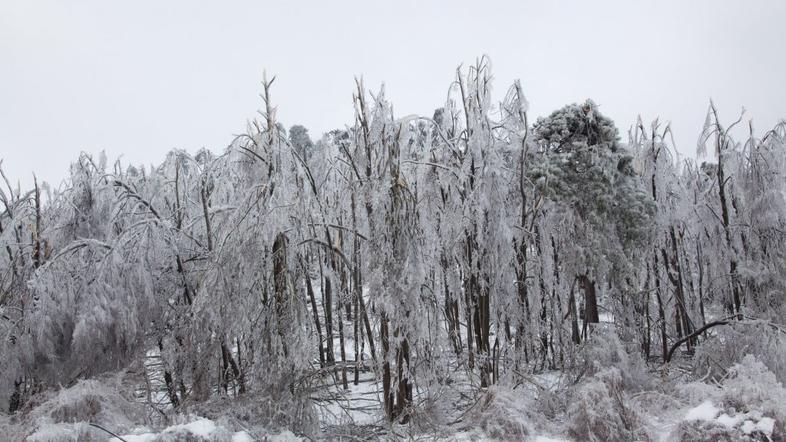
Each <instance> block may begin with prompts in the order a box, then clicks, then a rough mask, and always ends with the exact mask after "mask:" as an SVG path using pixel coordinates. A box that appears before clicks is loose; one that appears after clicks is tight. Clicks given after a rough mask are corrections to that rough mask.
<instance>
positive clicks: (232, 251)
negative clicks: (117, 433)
mask: <svg viewBox="0 0 786 442" xmlns="http://www.w3.org/2000/svg"><path fill="white" fill-rule="evenodd" d="M492 79H493V76H492V71H491V65H490V63H489V61H488V59H487V58H482V59H480V60H478V61H477V63H475V64H474V65H472V66H470V67H469V68H468V69H459V70H457V72H456V77H455V79H454V81H453V83H452V85H451V86H450V88H449V91H448V92H449V93H448V97H447V100H446V102H445V103H444V105H443V106H441V107H440V108H439V109H437V110H436V111H435V112H434V114H433V118H430V117H419V116H405V117H400V116H397V115H396V114H395V113H394V107H393V105H392V104H391V102H390V101H389V100H388V97H387V96H386V95H385V93H384V89H382V90H380V91H378V92H376V93H371V92H370V91H368V90H367V89H366V88H365V86H364V84H363V82H362V80H358V81H357V90H356V91H355V93H354V95H353V103H354V107H355V119H354V121H353V122H351V124H349V125H348V126H347V127H345V128H344V129H339V130H334V131H331V132H329V133H327V134H325V135H324V136H322V137H321V138H320V139H319V140H318V141H316V142H312V140H311V138H310V136H309V134H308V131H307V130H306V129H305V128H304V127H303V126H293V127H292V128H291V129H290V130H289V132H288V133H287V131H286V130H285V129H284V126H283V125H282V124H281V122H279V121H277V119H276V112H275V110H276V109H275V106H274V103H272V102H271V101H270V88H271V86H272V84H273V81H272V80H270V81H268V80H267V79H265V81H264V82H263V88H264V90H263V94H262V97H263V104H264V109H263V110H262V112H261V118H260V119H259V120H257V121H252V122H250V123H249V125H248V128H247V130H246V133H244V134H242V135H239V136H237V137H236V138H235V139H234V140H232V141H231V143H230V144H229V146H228V147H227V148H226V149H224V150H223V151H220V152H213V151H209V150H206V149H203V150H200V151H198V152H196V153H195V154H193V155H192V154H189V153H187V152H184V151H180V150H174V151H172V152H170V153H169V154H167V156H166V157H165V158H164V160H163V162H162V163H161V164H159V165H157V166H154V167H137V166H131V165H123V164H121V163H120V162H117V163H115V164H112V165H110V164H108V163H107V160H106V159H105V158H103V156H102V157H99V158H98V159H94V158H93V157H91V156H89V155H82V156H80V157H79V159H78V160H77V162H75V163H74V164H73V165H72V166H71V170H70V171H71V174H70V178H69V180H67V182H66V183H65V184H64V185H63V186H61V187H60V188H58V189H51V188H49V187H48V186H46V185H45V184H40V185H39V184H38V183H36V185H35V186H34V188H33V189H31V190H29V191H22V190H21V189H15V188H13V187H12V186H11V185H10V184H9V183H8V182H7V180H4V186H0V189H2V190H0V203H1V204H2V205H1V206H0V332H2V340H0V354H2V355H3V357H2V358H0V405H2V409H3V411H4V412H5V411H8V413H9V414H12V415H16V414H20V413H21V414H25V413H27V414H29V413H31V410H32V408H31V407H32V405H33V404H36V403H39V402H36V401H40V399H39V398H41V397H44V395H47V394H52V393H51V392H53V391H55V390H56V389H58V388H60V387H61V386H71V385H74V384H77V385H80V384H78V383H80V382H85V380H86V379H94V378H96V377H97V376H102V375H105V374H107V373H114V372H117V371H118V370H122V369H127V368H129V367H133V369H134V372H135V373H136V377H135V378H134V382H135V387H134V388H133V389H134V390H135V391H134V393H135V394H136V396H135V400H136V401H138V402H144V403H145V404H146V406H147V410H148V411H149V412H150V415H148V418H150V419H153V418H152V417H151V416H155V419H154V422H152V421H151V422H152V424H151V425H155V426H156V428H157V429H159V430H160V429H162V428H165V426H166V425H169V424H172V423H175V422H173V421H172V419H173V416H177V415H178V414H181V413H182V414H185V413H188V412H190V411H196V412H198V413H201V414H200V415H202V416H205V417H208V418H211V419H214V420H216V421H218V420H220V418H221V416H220V415H221V412H220V411H216V410H221V409H222V407H223V406H224V404H227V405H226V408H229V409H231V412H227V413H226V415H228V416H230V417H231V419H232V422H231V423H230V424H231V425H230V426H232V425H258V426H265V427H266V428H270V429H271V430H283V429H291V430H293V431H295V432H297V433H298V434H301V435H306V436H308V437H318V436H319V434H320V431H323V430H329V431H334V433H329V434H333V435H335V434H340V432H339V431H337V430H336V429H335V428H331V425H332V424H331V423H330V422H327V420H329V419H326V418H325V417H324V415H325V413H328V412H329V413H333V415H334V416H335V414H336V412H335V411H336V407H338V408H340V410H341V411H340V413H342V416H341V419H334V421H341V422H345V421H346V420H347V419H348V420H350V421H352V420H354V419H355V417H356V415H357V413H358V412H359V411H358V410H361V409H362V412H363V413H366V414H370V415H371V416H373V417H374V418H375V419H376V418H378V420H375V421H374V424H370V423H366V425H369V426H373V425H376V426H374V428H373V431H374V432H375V433H374V434H381V433H380V432H383V431H391V432H395V431H396V430H395V429H394V428H393V427H392V426H391V425H392V424H393V423H394V422H395V423H398V424H408V423H413V425H411V426H410V428H415V427H417V428H421V429H422V428H424V427H425V426H429V425H431V426H434V427H440V425H442V423H443V421H455V422H461V421H462V419H463V417H464V416H465V414H464V413H465V412H467V411H468V410H470V409H473V410H475V411H474V412H473V414H472V415H471V417H472V419H475V420H474V421H473V422H476V423H477V425H478V426H480V427H482V428H483V429H484V430H483V431H484V432H485V433H486V435H487V436H494V435H496V437H500V438H523V437H526V436H533V435H534V431H535V430H534V429H537V428H539V425H540V424H541V423H542V422H538V420H539V418H538V417H537V416H532V415H528V416H526V419H522V420H519V418H521V417H522V416H520V414H521V413H520V409H521V407H520V405H521V404H520V403H519V402H517V401H514V400H512V399H511V398H510V397H509V392H510V389H511V388H513V387H515V388H519V387H520V386H521V385H523V384H528V385H529V384H532V385H539V383H538V382H537V381H533V379H534V378H533V376H541V375H543V374H544V373H557V372H559V373H561V377H562V378H564V379H563V381H562V382H559V383H558V384H559V385H558V387H555V388H553V389H552V388H550V387H547V386H543V385H539V386H538V387H537V388H536V390H535V391H537V394H534V396H533V401H534V403H537V404H538V405H537V407H536V409H537V410H538V412H542V414H543V415H544V416H540V418H541V419H545V420H548V421H553V422H549V424H550V425H551V424H555V422H560V420H561V419H562V420H565V419H567V422H568V423H569V428H570V432H571V434H572V435H573V437H575V438H579V439H583V440H592V439H593V438H594V439H597V440H600V439H607V440H615V439H619V440H628V439H631V438H648V437H650V435H651V434H653V433H652V432H651V431H650V430H651V429H652V427H653V425H652V423H651V422H648V421H647V419H646V416H644V415H643V414H644V413H643V412H642V410H641V407H640V405H641V402H640V401H638V400H637V399H636V398H635V397H634V395H639V394H641V395H646V394H652V393H653V391H655V390H656V389H657V388H658V385H660V384H659V382H660V381H663V382H664V383H669V382H672V380H673V379H675V378H676V377H678V375H675V374H674V372H673V371H671V370H673V368H674V366H675V365H677V364H680V366H682V367H685V366H686V364H684V363H683V359H684V358H685V357H690V356H694V359H693V363H692V364H687V366H690V367H691V370H692V371H691V372H689V373H687V374H685V377H687V378H689V379H690V378H692V377H694V376H704V375H705V374H706V373H707V370H710V373H709V374H710V375H712V379H715V380H717V379H723V378H724V376H729V373H732V374H734V373H739V372H738V371H735V369H734V368H733V367H735V364H740V363H743V361H745V360H746V359H745V356H746V355H747V354H749V353H750V354H753V355H755V356H756V357H757V358H758V359H759V360H760V361H761V363H763V364H764V366H766V367H767V369H768V370H769V371H770V372H772V374H773V376H774V377H775V380H777V381H780V382H783V380H784V370H785V369H784V365H783V364H784V362H783V361H784V360H786V357H784V355H786V349H785V347H784V336H786V332H784V328H783V326H782V325H780V324H779V322H782V318H783V315H784V313H786V310H784V304H783V303H782V302H781V300H782V298H783V294H784V293H785V292H786V284H784V280H783V275H784V274H786V215H784V214H785V213H786V197H784V195H786V192H784V185H785V184H784V183H786V182H785V181H784V178H786V155H785V154H784V152H786V124H781V125H778V126H777V127H775V128H774V129H773V130H771V131H769V132H766V133H765V134H763V136H761V137H760V138H759V137H758V136H757V135H756V134H755V133H754V132H751V135H750V137H749V138H748V140H747V141H746V142H744V143H739V142H737V141H735V140H733V139H732V138H731V136H730V132H729V129H730V127H727V126H725V125H724V124H723V120H722V119H721V118H720V117H719V116H718V113H717V110H716V109H715V107H714V106H710V109H709V111H708V116H707V124H706V125H705V127H704V130H703V132H702V134H701V137H700V142H699V147H700V150H701V151H711V153H712V156H711V158H709V159H707V158H703V157H702V158H701V160H702V161H703V162H701V163H697V162H694V161H692V160H682V159H680V157H679V155H678V153H677V151H676V150H675V148H674V146H673V142H671V137H670V133H671V131H670V128H669V127H668V125H666V126H663V125H661V124H660V123H659V122H657V121H656V122H654V123H653V124H652V125H651V127H650V128H645V126H644V124H643V123H642V122H641V121H638V122H637V124H636V125H635V126H634V127H632V128H631V130H630V132H629V134H628V140H627V142H623V141H622V140H621V138H620V135H619V130H618V129H617V127H616V126H615V124H614V122H613V121H612V120H611V119H609V118H608V117H606V116H604V115H603V114H602V112H601V111H600V107H599V106H598V105H596V104H595V103H594V102H592V101H591V100H587V101H586V102H584V103H583V104H573V105H568V106H565V107H564V108H561V109H559V110H557V111H555V112H553V113H552V114H550V115H548V116H546V117H543V118H539V119H538V120H537V121H536V122H535V123H534V124H531V123H530V121H529V117H528V112H529V103H528V102H527V99H526V97H525V96H524V92H523V88H522V86H521V84H520V83H519V82H515V83H514V84H513V85H512V86H511V87H510V88H509V89H507V91H505V93H504V95H503V96H502V97H501V98H502V99H501V101H499V102H497V101H496V98H495V96H494V91H493V89H492V83H493V81H492ZM672 362H676V363H677V364H672V365H669V363H672ZM660 363H662V364H664V365H663V367H661V370H660V371H659V374H660V376H655V375H654V374H653V372H654V371H655V370H654V367H653V364H660ZM743 365H744V364H743ZM746 367H747V365H746ZM748 368H749V369H750V370H753V368H751V367H748ZM677 373H679V372H677ZM669 376H671V377H669ZM737 376H738V377H739V374H737ZM765 377H766V376H765ZM733 379H736V378H733V377H732V378H729V379H728V380H727V381H726V384H725V385H727V387H724V388H732V387H734V385H735V384H734V382H735V381H733ZM768 379H769V378H768ZM363 382H367V383H371V385H373V387H371V388H369V389H366V390H363V388H361V387H362V386H363V385H362V383H363ZM350 384H353V385H352V386H350ZM353 388H354V389H353ZM734 388H737V387H734ZM773 388H774V387H773ZM360 390H363V391H365V393H367V395H368V396H372V395H373V398H374V400H375V401H376V402H375V403H376V404H377V406H376V408H375V409H373V410H369V409H368V407H367V406H364V407H365V408H364V407H359V406H357V407H356V406H353V403H354V402H353V401H354V400H356V399H357V401H360V400H361V399H359V398H347V397H345V396H346V395H351V394H360V393H358V391H360ZM377 390H380V391H377ZM514 391H515V390H514ZM663 391H665V392H669V391H672V390H671V389H669V388H665V387H664V389H663ZM673 391H676V390H673ZM746 391H747V390H746ZM659 394H662V395H664V396H666V395H667V393H659ZM751 394H752V393H751ZM637 397H638V396H637ZM744 397H746V398H749V399H750V400H751V401H754V402H755V401H756V400H757V399H756V398H755V397H754V396H744ZM363 399H364V400H369V399H368V398H363ZM676 400H677V399H675V401H676ZM357 401H356V402H357ZM667 402H668V401H667V400H665V399H664V400H663V403H667ZM478 403H480V404H483V406H482V407H480V408H473V404H478ZM26 404H27V405H26ZM591 405H592V406H591ZM560 406H564V407H562V408H568V409H569V412H568V413H567V415H565V414H564V412H562V411H561V410H559V408H560ZM88 408H89V407H88ZM511 410H512V411H511ZM760 412H762V413H764V412H765V410H763V409H762V410H760ZM320 413H322V414H320ZM329 413H328V414H329ZM484 413H485V414H484ZM604 413H605V414H604ZM318 416H322V419H323V420H322V421H319V417H318ZM467 416H470V415H467ZM491 416H496V417H501V418H504V419H501V420H500V421H499V422H496V423H495V422H493V421H492V420H491V419H490V417H491ZM225 417H226V416H225ZM345 418H346V419H345ZM228 419H229V418H228ZM773 419H775V420H776V423H775V426H776V428H780V427H778V425H782V422H781V421H780V420H778V419H782V417H777V416H775V415H773ZM180 423H183V422H180ZM383 423H384V424H383ZM377 424H379V425H377ZM68 425H70V424H68ZM548 427H549V429H553V428H554V427H553V426H548ZM380 428H382V429H381V430H380ZM365 429H367V430H368V429H369V428H368V427H366V428H365ZM71 430H73V431H77V432H78V431H81V430H79V429H77V428H76V427H74V428H71ZM69 431H70V430H69ZM353 431H358V432H361V431H363V430H358V429H357V428H355V429H353ZM353 434H354V433H353Z"/></svg>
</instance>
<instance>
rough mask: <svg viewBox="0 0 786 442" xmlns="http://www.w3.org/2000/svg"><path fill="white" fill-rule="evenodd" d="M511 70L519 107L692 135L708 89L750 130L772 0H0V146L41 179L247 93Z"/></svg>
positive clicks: (759, 102) (777, 79)
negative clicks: (668, 127) (483, 66)
mask: <svg viewBox="0 0 786 442" xmlns="http://www.w3.org/2000/svg"><path fill="white" fill-rule="evenodd" d="M482 54H487V55H489V56H490V57H491V59H492V62H493V72H494V75H495V78H496V82H495V86H496V87H495V94H496V95H497V97H499V98H501V97H502V95H503V94H504V92H505V90H506V89H507V87H508V86H509V85H510V84H511V82H512V81H513V80H514V79H516V78H520V79H521V81H522V85H523V87H524V91H525V93H526V94H527V96H528V98H529V100H530V103H531V104H532V107H531V110H532V113H533V114H535V115H543V114H547V113H549V112H550V111H552V110H554V109H556V108H558V107H560V106H562V105H564V104H568V103H572V102H577V101H583V100H584V99H585V98H587V97H591V98H593V99H594V100H595V101H596V102H597V103H598V104H600V106H601V111H602V112H604V113H606V114H607V115H609V116H610V117H612V118H614V119H615V120H616V122H617V124H618V126H619V128H620V130H621V132H622V133H623V134H624V133H625V132H626V130H627V128H628V127H629V125H630V124H631V123H632V122H633V121H634V119H635V116H636V114H638V113H641V114H642V116H643V117H644V118H645V121H648V120H650V119H652V118H654V117H656V116H661V117H662V119H667V120H671V121H672V126H673V128H674V132H675V135H676V138H677V144H678V147H679V149H680V150H681V151H682V152H683V153H686V154H692V153H693V151H694V150H695V142H696V139H697V137H698V134H699V131H700V129H701V125H702V123H703V120H704V114H705V110H706V107H707V103H708V100H709V98H710V97H712V98H713V99H714V100H715V102H716V103H717V104H718V106H719V108H720V110H721V112H722V114H721V116H722V118H723V117H725V118H726V119H727V120H732V119H735V118H736V115H737V114H738V112H739V110H740V108H741V107H742V106H743V105H744V106H745V107H746V108H747V109H748V113H747V116H748V117H752V118H754V121H755V123H756V124H755V125H756V127H757V128H758V129H759V130H764V129H766V128H767V127H768V126H772V125H773V124H774V123H776V122H777V121H778V120H779V119H780V118H783V117H786V1H782V0H770V1H765V0H748V1H721V0H690V1H687V0H685V1H683V0H680V1H677V0H663V1H658V2H654V1H631V0H626V1H601V0H594V1H546V0H538V1H496V2H495V1H449V2H448V1H445V2H437V1H426V0H421V1H396V2H394V1H385V2H376V1H370V0H367V1H313V2H303V1H279V2H276V3H275V4H272V2H262V1H258V2H251V1H248V2H240V1H222V2H194V1H185V0H182V1H166V2H165V1H147V0H144V1H139V0H137V1H128V2H122V3H121V2H118V1H105V0H88V1H37V0H0V158H2V159H3V160H4V161H3V167H4V169H5V170H6V173H7V174H8V175H10V177H11V179H12V180H14V181H16V180H21V181H22V183H23V186H25V185H28V184H29V183H31V182H32V178H31V176H32V172H35V173H36V174H37V175H38V176H39V177H40V178H42V179H44V180H47V181H50V182H53V183H54V184H57V183H58V182H59V181H60V180H62V179H63V178H64V177H65V176H66V172H67V168H68V164H69V163H70V162H72V161H74V160H75V159H76V158H77V156H78V154H79V152H80V151H83V150H84V151H86V152H90V153H97V152H99V151H101V150H106V152H107V155H108V156H109V158H110V160H113V159H115V158H117V157H118V156H120V155H123V161H124V163H126V164H128V163H129V162H131V163H134V164H147V165H149V164H157V163H159V162H160V161H161V160H162V159H163V158H164V154H165V153H166V152H167V151H168V150H170V149H172V148H175V147H177V148H185V149H188V150H189V151H192V152H193V151H194V150H196V149H198V148H200V147H202V146H206V147H209V148H211V149H215V150H218V149H221V148H223V147H225V146H226V145H227V144H228V143H229V141H230V140H231V138H232V134H236V133H239V132H241V131H242V130H243V129H244V128H245V122H246V121H247V120H248V119H249V118H252V117H254V115H255V112H256V110H257V109H260V108H261V107H262V103H261V100H260V99H259V97H258V93H259V91H260V89H261V86H260V80H261V78H262V71H263V69H267V71H268V73H271V74H276V75H277V76H278V79H277V80H276V82H275V84H274V88H273V91H272V93H273V98H274V101H275V102H276V104H277V105H278V109H279V111H278V117H279V120H280V121H281V122H282V123H284V124H285V125H286V126H287V127H289V126H291V125H292V124H296V123H299V124H303V125H305V126H306V127H308V128H309V130H310V132H311V135H312V138H314V139H315V140H316V139H318V138H319V136H320V134H321V133H322V132H323V131H327V130H330V129H333V128H337V127H343V126H344V125H345V124H349V123H350V122H351V121H352V118H353V108H352V102H351V96H352V91H353V87H354V80H353V78H354V76H355V75H361V74H362V75H363V76H364V77H365V81H366V86H367V87H369V88H372V89H375V90H376V89H378V88H379V85H380V84H381V83H382V82H383V81H384V82H385V86H386V91H387V96H388V98H389V99H391V101H392V102H393V103H394V107H395V109H396V113H397V114H398V115H399V116H403V115H406V114H412V113H418V114H425V115H429V116H430V115H431V114H432V112H433V110H434V108H436V107H438V106H441V105H442V104H444V101H445V97H446V93H447V88H448V86H449V84H450V82H451V81H452V79H453V76H454V71H455V68H456V66H457V65H458V64H459V63H462V62H463V63H471V62H472V61H474V59H475V58H476V57H478V56H480V55H482Z"/></svg>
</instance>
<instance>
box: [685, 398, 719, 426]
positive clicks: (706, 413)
mask: <svg viewBox="0 0 786 442" xmlns="http://www.w3.org/2000/svg"><path fill="white" fill-rule="evenodd" d="M719 412H720V410H719V409H718V407H716V406H715V405H713V403H712V401H704V402H702V403H701V404H700V405H699V406H698V407H694V408H691V409H690V410H688V414H686V415H685V420H686V421H711V420H713V419H715V416H717V415H718V413H719Z"/></svg>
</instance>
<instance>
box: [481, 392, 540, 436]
mask: <svg viewBox="0 0 786 442" xmlns="http://www.w3.org/2000/svg"><path fill="white" fill-rule="evenodd" d="M531 402H532V401H531V397H530V396H528V395H526V393H523V392H522V391H520V390H518V391H517V390H509V389H503V388H491V389H489V390H488V391H487V392H486V393H484V395H483V397H481V399H480V401H478V404H477V405H476V407H475V410H473V412H472V414H471V415H470V417H469V419H468V422H469V423H470V428H478V429H481V430H482V431H483V433H484V434H485V435H486V436H487V437H490V438H493V439H499V440H526V438H527V435H528V434H530V432H531V425H530V420H529V417H530V416H529V415H530V410H531V409H532V404H531Z"/></svg>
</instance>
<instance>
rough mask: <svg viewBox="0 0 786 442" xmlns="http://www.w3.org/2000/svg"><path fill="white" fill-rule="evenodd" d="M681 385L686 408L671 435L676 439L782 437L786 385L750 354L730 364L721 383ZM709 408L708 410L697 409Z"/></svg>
mask: <svg viewBox="0 0 786 442" xmlns="http://www.w3.org/2000/svg"><path fill="white" fill-rule="evenodd" d="M719 386H720V388H718V387H717V386H711V385H708V384H704V383H693V384H688V385H685V386H682V387H681V388H680V390H681V391H682V392H683V393H686V396H688V401H689V402H690V403H692V404H695V403H696V402H698V401H699V400H701V401H703V402H702V404H701V405H699V406H697V407H694V408H692V409H690V410H688V413H687V414H686V415H685V421H684V422H681V423H680V425H679V426H678V428H677V430H676V432H675V434H674V436H675V437H676V438H677V439H679V440H688V441H716V440H786V433H784V421H785V420H786V389H784V387H783V385H782V384H781V383H780V382H778V380H777V379H776V377H775V375H774V374H773V373H772V372H771V371H770V370H768V369H767V367H766V366H765V365H764V364H763V363H762V362H761V361H759V360H758V359H757V358H756V357H755V356H753V355H747V356H745V357H744V358H743V359H742V361H741V362H740V363H739V364H735V365H733V366H732V367H731V368H730V369H729V370H728V374H727V376H726V378H725V379H724V380H723V383H722V384H720V385H719ZM701 410H709V411H701Z"/></svg>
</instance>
